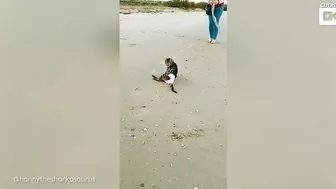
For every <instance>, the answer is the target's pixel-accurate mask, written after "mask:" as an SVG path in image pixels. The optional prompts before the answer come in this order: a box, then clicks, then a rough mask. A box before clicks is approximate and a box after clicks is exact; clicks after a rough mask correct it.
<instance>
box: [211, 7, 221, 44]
mask: <svg viewBox="0 0 336 189" xmlns="http://www.w3.org/2000/svg"><path fill="white" fill-rule="evenodd" d="M223 11H224V5H223V6H221V7H219V8H216V9H215V11H214V13H215V17H216V19H217V23H218V24H219V22H220V19H221V17H222V14H223ZM217 35H218V28H217V27H216V26H215V28H214V29H213V33H212V39H214V40H216V39H217Z"/></svg>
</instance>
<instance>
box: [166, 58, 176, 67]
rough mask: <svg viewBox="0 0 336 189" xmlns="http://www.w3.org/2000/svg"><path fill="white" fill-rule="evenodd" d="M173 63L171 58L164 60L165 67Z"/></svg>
mask: <svg viewBox="0 0 336 189" xmlns="http://www.w3.org/2000/svg"><path fill="white" fill-rule="evenodd" d="M173 63H174V60H173V59H172V58H165V64H166V66H167V67H169V66H171V65H172V64H173Z"/></svg>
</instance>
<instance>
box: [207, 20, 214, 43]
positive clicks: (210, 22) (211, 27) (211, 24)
mask: <svg viewBox="0 0 336 189" xmlns="http://www.w3.org/2000/svg"><path fill="white" fill-rule="evenodd" d="M208 17H209V37H210V39H209V42H210V41H211V40H212V39H213V33H214V32H213V31H214V28H215V27H216V26H215V24H214V22H213V19H212V15H209V16H208Z"/></svg>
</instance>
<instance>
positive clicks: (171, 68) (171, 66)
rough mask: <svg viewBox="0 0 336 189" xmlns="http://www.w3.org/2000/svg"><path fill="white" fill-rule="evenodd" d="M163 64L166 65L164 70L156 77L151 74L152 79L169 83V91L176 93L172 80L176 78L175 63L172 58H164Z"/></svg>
mask: <svg viewBox="0 0 336 189" xmlns="http://www.w3.org/2000/svg"><path fill="white" fill-rule="evenodd" d="M165 65H166V66H167V69H166V72H165V73H164V74H162V75H161V76H160V77H159V78H157V77H156V76H155V75H152V77H153V80H154V81H158V82H161V81H162V82H165V83H167V84H169V86H170V89H171V91H173V92H174V93H177V92H176V91H175V89H174V82H175V79H176V78H177V72H178V68H177V64H176V63H175V62H174V60H173V59H172V58H165Z"/></svg>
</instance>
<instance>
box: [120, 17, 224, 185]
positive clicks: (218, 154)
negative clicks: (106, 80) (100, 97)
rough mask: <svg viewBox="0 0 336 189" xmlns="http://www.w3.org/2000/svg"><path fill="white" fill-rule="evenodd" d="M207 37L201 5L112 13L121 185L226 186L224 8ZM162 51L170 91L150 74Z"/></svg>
mask: <svg viewBox="0 0 336 189" xmlns="http://www.w3.org/2000/svg"><path fill="white" fill-rule="evenodd" d="M207 39H208V18H207V16H206V14H205V13H204V12H175V13H161V14H151V13H147V14H146V13H135V14H127V15H123V14H120V65H121V96H122V101H121V116H122V120H121V128H120V129H121V152H120V153H121V154H120V173H121V174H120V182H121V183H120V184H121V187H120V188H121V189H136V188H148V189H149V188H156V189H193V188H195V187H196V188H198V189H203V188H204V189H225V188H226V124H225V122H226V121H225V118H226V117H225V110H226V108H225V107H226V104H227V101H226V92H227V89H226V83H227V80H226V75H227V72H226V65H227V48H226V45H227V42H226V12H224V14H223V17H222V19H221V28H220V33H219V37H218V44H216V45H211V44H208V43H207ZM168 56H173V57H174V59H175V61H176V62H177V64H178V66H179V74H178V76H177V80H176V82H175V84H174V86H175V89H176V91H177V92H178V94H175V93H172V92H171V91H170V89H169V87H168V86H167V85H165V84H160V83H157V82H155V81H153V80H152V78H151V75H152V74H154V75H160V74H162V73H163V72H164V70H165V66H164V64H163V60H164V58H165V57H168Z"/></svg>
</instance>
